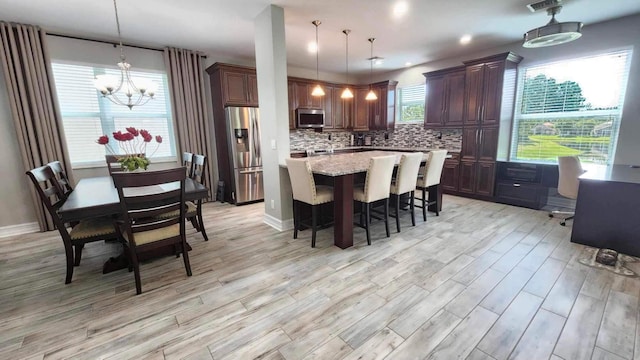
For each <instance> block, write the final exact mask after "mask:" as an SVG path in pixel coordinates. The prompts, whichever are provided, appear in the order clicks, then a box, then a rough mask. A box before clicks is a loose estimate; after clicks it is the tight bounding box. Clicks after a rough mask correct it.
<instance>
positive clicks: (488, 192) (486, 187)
mask: <svg viewBox="0 0 640 360" xmlns="http://www.w3.org/2000/svg"><path fill="white" fill-rule="evenodd" d="M477 164H478V165H477V169H476V175H477V180H476V183H475V193H476V194H477V195H482V196H493V185H494V184H495V177H496V163H495V162H481V161H480V162H478V163H477Z"/></svg>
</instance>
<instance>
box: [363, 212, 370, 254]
mask: <svg viewBox="0 0 640 360" xmlns="http://www.w3.org/2000/svg"><path fill="white" fill-rule="evenodd" d="M363 206H364V207H365V214H364V230H365V231H366V233H367V245H371V237H370V236H369V223H370V222H371V217H370V216H369V215H370V214H371V204H370V203H366V204H364V203H363Z"/></svg>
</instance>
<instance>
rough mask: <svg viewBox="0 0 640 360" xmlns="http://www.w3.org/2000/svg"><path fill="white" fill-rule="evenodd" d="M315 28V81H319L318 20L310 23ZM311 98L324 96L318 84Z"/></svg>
mask: <svg viewBox="0 0 640 360" xmlns="http://www.w3.org/2000/svg"><path fill="white" fill-rule="evenodd" d="M311 23H312V24H313V25H314V26H315V27H316V80H318V81H320V76H319V71H318V53H320V44H318V25H320V24H321V22H320V20H314V21H312V22H311ZM311 96H324V90H322V86H320V84H318V85H316V86H315V87H314V88H313V90H312V91H311Z"/></svg>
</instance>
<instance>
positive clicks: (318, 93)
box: [311, 84, 324, 96]
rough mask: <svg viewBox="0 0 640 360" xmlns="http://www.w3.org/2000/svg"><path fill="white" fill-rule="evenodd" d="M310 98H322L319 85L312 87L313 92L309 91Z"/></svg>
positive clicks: (322, 91) (322, 92)
mask: <svg viewBox="0 0 640 360" xmlns="http://www.w3.org/2000/svg"><path fill="white" fill-rule="evenodd" d="M311 96H324V90H322V86H320V84H318V85H316V86H314V88H313V91H311Z"/></svg>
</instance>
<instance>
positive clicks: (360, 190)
mask: <svg viewBox="0 0 640 360" xmlns="http://www.w3.org/2000/svg"><path fill="white" fill-rule="evenodd" d="M395 164H396V156H395V155H391V156H376V157H372V158H371V160H370V161H369V167H368V168H367V175H366V178H365V182H364V185H357V186H354V188H353V199H354V200H355V201H357V202H359V203H360V204H361V206H360V208H361V210H360V223H357V224H356V225H358V226H360V227H363V228H364V229H365V231H366V233H367V244H369V245H371V237H370V235H369V225H370V222H371V204H372V203H374V202H377V201H381V200H384V226H385V229H386V231H387V237H389V236H391V235H390V233H389V189H390V187H391V176H392V175H393V169H394V167H395ZM363 217H364V221H362V219H363ZM363 222H364V223H363Z"/></svg>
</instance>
